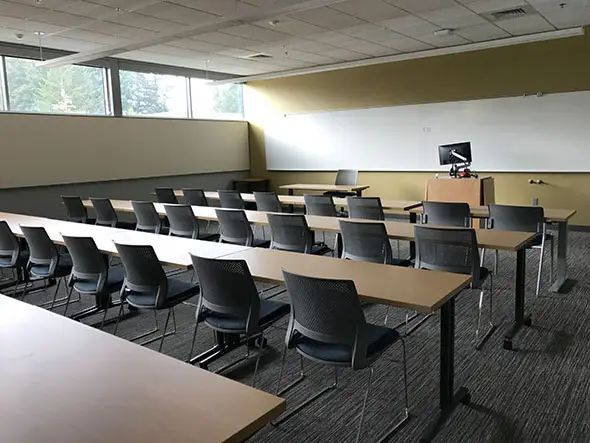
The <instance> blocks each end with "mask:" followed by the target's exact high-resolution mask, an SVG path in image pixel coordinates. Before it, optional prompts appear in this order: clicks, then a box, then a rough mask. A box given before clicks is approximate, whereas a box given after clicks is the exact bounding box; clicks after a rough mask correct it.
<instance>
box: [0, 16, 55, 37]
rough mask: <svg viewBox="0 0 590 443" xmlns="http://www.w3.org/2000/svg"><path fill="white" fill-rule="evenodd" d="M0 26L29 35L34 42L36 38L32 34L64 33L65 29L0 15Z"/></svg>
mask: <svg viewBox="0 0 590 443" xmlns="http://www.w3.org/2000/svg"><path fill="white" fill-rule="evenodd" d="M0 26H3V27H6V28H10V29H13V30H15V31H24V33H25V37H26V34H27V33H29V34H31V36H32V38H33V39H34V40H35V41H36V40H37V39H38V37H37V36H36V35H34V34H33V33H34V32H36V31H42V32H44V33H45V34H51V33H54V32H61V31H64V30H65V29H66V28H64V27H63V26H55V25H49V24H47V23H40V22H38V21H35V20H25V19H22V18H14V17H6V16H1V15H0Z"/></svg>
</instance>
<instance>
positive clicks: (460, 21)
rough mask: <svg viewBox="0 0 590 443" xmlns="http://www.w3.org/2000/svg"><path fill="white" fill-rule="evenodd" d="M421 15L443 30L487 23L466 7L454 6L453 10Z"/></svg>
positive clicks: (441, 10)
mask: <svg viewBox="0 0 590 443" xmlns="http://www.w3.org/2000/svg"><path fill="white" fill-rule="evenodd" d="M419 15H420V17H422V18H423V19H424V20H426V21H428V22H431V23H434V24H435V25H438V26H440V27H442V28H451V29H457V28H462V27H466V26H473V25H478V24H481V23H486V20H485V19H483V18H482V17H480V16H479V15H477V14H475V13H473V12H471V11H470V10H469V9H467V8H465V7H464V6H454V7H452V8H445V9H439V10H437V11H430V12H425V13H420V14H419Z"/></svg>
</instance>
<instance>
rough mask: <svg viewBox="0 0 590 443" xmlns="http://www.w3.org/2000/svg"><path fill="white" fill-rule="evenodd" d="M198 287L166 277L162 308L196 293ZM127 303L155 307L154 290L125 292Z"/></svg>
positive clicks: (138, 306)
mask: <svg viewBox="0 0 590 443" xmlns="http://www.w3.org/2000/svg"><path fill="white" fill-rule="evenodd" d="M199 291H200V289H199V286H197V285H196V284H195V283H191V282H188V281H184V280H180V279H177V278H168V293H167V294H166V303H165V304H164V305H163V306H162V309H167V308H171V307H172V306H176V305H177V304H179V303H182V302H183V301H186V300H188V299H189V298H191V297H193V296H195V295H197V294H198V293H199ZM126 300H127V303H129V304H130V305H131V306H133V307H135V308H144V309H156V292H155V291H153V292H134V291H130V292H127V295H126Z"/></svg>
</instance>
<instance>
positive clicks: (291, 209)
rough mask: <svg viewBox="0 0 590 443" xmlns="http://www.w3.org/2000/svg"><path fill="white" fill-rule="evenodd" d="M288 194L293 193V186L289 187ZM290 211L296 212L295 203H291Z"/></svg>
mask: <svg viewBox="0 0 590 443" xmlns="http://www.w3.org/2000/svg"><path fill="white" fill-rule="evenodd" d="M287 195H293V188H289V189H287ZM289 212H290V213H291V214H292V213H294V212H295V205H289Z"/></svg>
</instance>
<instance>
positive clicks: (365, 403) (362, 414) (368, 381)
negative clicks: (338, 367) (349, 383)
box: [356, 366, 374, 443]
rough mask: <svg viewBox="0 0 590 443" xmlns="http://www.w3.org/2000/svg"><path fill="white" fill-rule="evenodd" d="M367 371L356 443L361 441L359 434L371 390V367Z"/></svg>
mask: <svg viewBox="0 0 590 443" xmlns="http://www.w3.org/2000/svg"><path fill="white" fill-rule="evenodd" d="M367 369H368V370H369V377H368V378H367V387H366V388H365V398H364V399H363V407H362V409H361V419H360V422H359V427H358V431H357V433H356V443H358V442H359V441H360V439H361V433H362V430H363V421H364V419H365V409H366V408H367V399H368V398H369V391H370V389H371V379H372V378H373V372H374V370H373V368H372V367H370V366H369V367H368V368H367Z"/></svg>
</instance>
